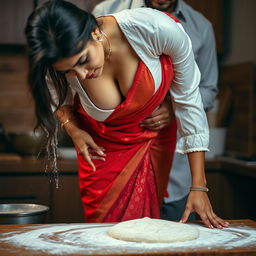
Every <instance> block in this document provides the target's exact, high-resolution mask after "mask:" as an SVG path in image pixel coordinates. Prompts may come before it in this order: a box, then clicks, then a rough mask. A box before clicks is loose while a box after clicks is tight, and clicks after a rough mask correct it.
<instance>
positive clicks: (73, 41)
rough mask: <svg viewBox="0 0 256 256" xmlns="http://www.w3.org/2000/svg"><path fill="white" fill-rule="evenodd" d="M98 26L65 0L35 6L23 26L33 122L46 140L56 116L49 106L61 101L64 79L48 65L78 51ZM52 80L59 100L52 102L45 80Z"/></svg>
mask: <svg viewBox="0 0 256 256" xmlns="http://www.w3.org/2000/svg"><path fill="white" fill-rule="evenodd" d="M97 26H98V24H97V21H96V19H95V17H94V16H93V15H92V14H90V13H88V12H86V11H84V10H81V9H79V8H78V7H76V6H75V5H73V4H72V3H70V2H66V1H60V0H58V1H49V2H46V3H44V4H43V5H42V6H41V7H39V8H37V9H35V10H34V11H33V12H32V14H31V15H30V16H29V18H28V20H27V24H26V28H25V35H26V38H27V46H28V56H29V74H28V83H29V88H30V91H31V93H32V96H33V98H34V100H35V111H36V117H37V126H36V127H41V128H43V130H44V131H45V132H46V133H47V138H48V144H52V141H53V140H54V138H56V132H57V127H58V126H57V120H56V118H55V115H54V113H53V110H52V108H51V106H52V105H53V106H55V108H56V109H58V108H59V107H60V106H61V105H62V103H63V102H64V100H65V98H66V95H67V90H68V83H67V80H66V78H65V76H64V75H63V74H62V73H61V72H58V71H56V70H54V69H53V68H52V65H53V64H54V63H55V62H56V61H58V60H60V59H62V58H66V57H70V56H73V55H75V54H77V53H79V52H80V51H81V50H82V49H83V48H84V46H85V45H86V44H87V42H88V41H89V40H92V37H91V32H92V31H93V30H94V29H95V28H96V27H97ZM46 76H49V79H51V80H52V84H53V87H54V89H55V90H56V94H57V96H58V99H59V102H58V103H57V104H56V103H55V102H53V100H52V97H51V94H50V91H49V88H48V86H47V82H46Z"/></svg>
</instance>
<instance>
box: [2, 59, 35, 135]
mask: <svg viewBox="0 0 256 256" xmlns="http://www.w3.org/2000/svg"><path fill="white" fill-rule="evenodd" d="M27 70H28V68H27V58H26V56H25V54H0V82H1V84H0V90H1V93H0V123H2V124H3V125H4V128H5V130H6V131H7V132H22V131H28V130H33V128H34V125H35V115H34V102H33V100H32V96H31V94H30V92H29V90H28V85H27Z"/></svg>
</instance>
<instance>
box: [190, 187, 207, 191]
mask: <svg viewBox="0 0 256 256" xmlns="http://www.w3.org/2000/svg"><path fill="white" fill-rule="evenodd" d="M190 191H203V192H208V191H209V189H208V188H207V187H190Z"/></svg>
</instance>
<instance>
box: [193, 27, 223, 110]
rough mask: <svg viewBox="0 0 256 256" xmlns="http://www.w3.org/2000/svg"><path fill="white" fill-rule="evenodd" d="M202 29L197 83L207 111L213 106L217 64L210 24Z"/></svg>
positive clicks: (216, 90)
mask: <svg viewBox="0 0 256 256" xmlns="http://www.w3.org/2000/svg"><path fill="white" fill-rule="evenodd" d="M204 28H205V29H204V31H202V47H201V48H200V50H199V51H200V52H199V53H200V54H198V57H197V59H196V62H197V65H198V68H199V70H200V72H201V80H200V84H199V89H200V93H201V96H202V100H203V105H204V109H205V110H206V111H209V110H210V109H211V108H212V107H213V103H214V100H215V98H216V95H217V92H218V88H217V82H218V64H217V54H216V45H215V37H214V31H213V28H212V25H211V24H210V23H209V25H208V26H206V25H205V26H204Z"/></svg>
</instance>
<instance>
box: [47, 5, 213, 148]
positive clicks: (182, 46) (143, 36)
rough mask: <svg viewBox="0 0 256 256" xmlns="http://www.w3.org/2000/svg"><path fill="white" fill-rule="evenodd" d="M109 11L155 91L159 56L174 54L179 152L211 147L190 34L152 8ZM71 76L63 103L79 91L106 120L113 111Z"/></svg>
mask: <svg viewBox="0 0 256 256" xmlns="http://www.w3.org/2000/svg"><path fill="white" fill-rule="evenodd" d="M110 15H112V16H114V17H115V19H116V21H117V23H118V24H119V27H120V29H121V30H122V32H123V33H124V35H125V36H126V38H127V40H128V41H129V43H130V44H131V46H132V47H133V49H134V50H135V52H136V53H137V55H138V56H139V57H140V59H141V60H142V61H143V62H144V63H145V65H146V66H147V67H148V69H149V70H150V72H151V74H152V76H153V78H154V81H155V91H157V89H158V88H159V86H160V84H161V78H162V73H161V64H160V60H159V56H161V55H162V54H166V55H169V56H170V57H171V60H172V63H173V68H174V80H173V82H172V84H171V85H170V94H171V97H172V104H173V109H174V112H175V116H176V119H177V124H178V130H179V133H180V134H181V137H180V138H179V140H178V142H177V146H176V152H178V153H189V152H194V151H208V144H209V130H208V123H207V118H206V114H205V112H204V108H203V103H202V99H201V95H200V92H199V87H198V84H199V82H200V71H199V69H198V67H197V65H196V62H195V61H194V55H193V51H192V45H191V41H190V38H189V37H188V35H187V34H186V32H185V31H184V29H183V27H182V25H181V24H180V23H176V22H175V21H174V20H172V19H171V18H170V17H168V16H167V15H166V14H164V13H162V12H160V11H157V10H155V9H151V8H137V9H129V10H123V11H121V12H118V13H115V14H110ZM167 31H168V33H167ZM170 31H171V33H170ZM68 80H69V83H70V87H71V89H70V90H69V92H68V96H67V98H66V100H65V102H64V103H63V105H72V103H73V95H74V93H75V92H77V93H78V94H79V97H80V100H81V104H82V106H83V107H84V109H85V111H86V112H87V113H88V114H89V115H90V116H91V117H93V118H94V119H96V120H98V121H104V120H106V119H107V118H108V116H109V115H111V113H112V112H113V111H114V109H112V110H102V109H99V108H98V107H97V106H95V105H94V104H93V102H92V101H91V100H90V98H89V97H88V95H87V94H86V92H85V90H84V89H83V87H82V86H81V84H80V83H79V80H78V79H77V78H70V79H68ZM48 85H49V89H50V91H51V94H52V97H53V100H54V101H55V102H58V99H57V97H56V93H55V91H54V89H53V87H52V86H51V82H50V81H48Z"/></svg>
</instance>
